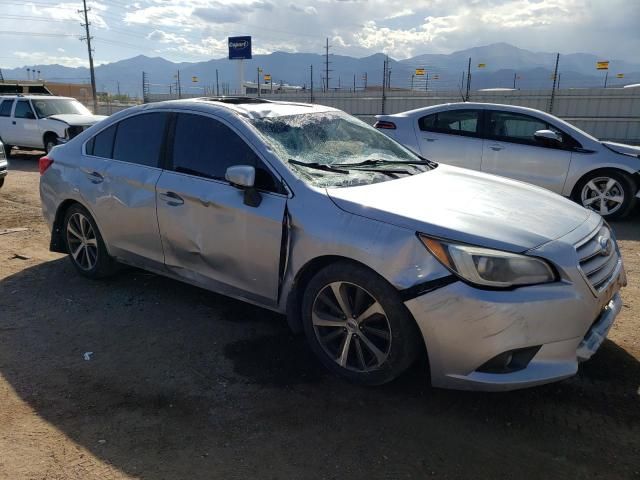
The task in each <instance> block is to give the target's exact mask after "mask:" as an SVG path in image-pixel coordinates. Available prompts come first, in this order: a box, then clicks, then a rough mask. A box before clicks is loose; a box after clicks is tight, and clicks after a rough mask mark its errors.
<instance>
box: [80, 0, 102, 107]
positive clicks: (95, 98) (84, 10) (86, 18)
mask: <svg viewBox="0 0 640 480" xmlns="http://www.w3.org/2000/svg"><path fill="white" fill-rule="evenodd" d="M89 10H91V9H87V0H82V10H78V13H84V23H82V24H81V25H82V26H83V27H84V29H85V33H86V36H85V37H82V38H81V39H80V40H86V41H87V51H88V52H89V71H90V72H91V94H92V95H93V113H94V115H97V114H98V96H97V94H96V74H95V71H94V70H93V50H92V49H91V39H92V38H93V37H92V36H91V35H90V34H89V25H91V24H90V23H89Z"/></svg>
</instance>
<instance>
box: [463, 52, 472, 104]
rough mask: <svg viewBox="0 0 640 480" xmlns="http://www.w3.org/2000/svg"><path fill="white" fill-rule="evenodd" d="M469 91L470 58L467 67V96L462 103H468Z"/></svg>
mask: <svg viewBox="0 0 640 480" xmlns="http://www.w3.org/2000/svg"><path fill="white" fill-rule="evenodd" d="M470 90H471V57H469V66H468V67H467V95H466V96H465V97H464V101H465V102H468V101H469V91H470Z"/></svg>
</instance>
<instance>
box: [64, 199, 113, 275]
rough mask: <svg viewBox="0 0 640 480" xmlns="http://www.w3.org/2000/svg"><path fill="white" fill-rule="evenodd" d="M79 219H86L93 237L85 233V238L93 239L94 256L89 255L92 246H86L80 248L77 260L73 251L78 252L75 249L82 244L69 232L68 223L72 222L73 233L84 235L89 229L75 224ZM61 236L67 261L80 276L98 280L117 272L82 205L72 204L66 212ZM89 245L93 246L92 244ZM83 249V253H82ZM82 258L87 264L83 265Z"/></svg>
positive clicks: (94, 223)
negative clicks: (66, 253) (86, 260)
mask: <svg viewBox="0 0 640 480" xmlns="http://www.w3.org/2000/svg"><path fill="white" fill-rule="evenodd" d="M79 218H84V219H86V221H87V222H88V224H89V225H90V228H91V230H92V232H93V236H91V234H89V233H87V235H86V238H87V239H89V238H90V237H92V238H95V251H94V253H95V255H93V254H92V253H91V251H93V250H94V248H93V245H91V246H89V245H88V244H87V245H86V247H89V248H85V247H82V248H81V251H80V253H78V258H76V257H75V256H74V251H76V252H77V251H78V250H77V249H78V248H79V247H80V246H81V243H82V242H81V241H79V237H78V236H74V235H73V234H72V233H71V232H70V231H69V224H70V222H72V225H71V226H72V228H73V229H74V231H75V232H77V233H79V234H80V235H84V233H85V232H89V229H88V228H86V227H87V225H86V224H84V227H81V226H80V224H79V223H78V222H77V220H78V219H79ZM63 235H64V239H65V245H66V249H67V252H68V253H69V260H70V261H71V263H72V264H73V266H74V267H75V268H76V270H77V271H78V272H79V273H80V274H81V275H83V276H85V277H87V278H92V279H98V278H105V277H108V276H110V275H113V274H114V273H115V272H116V271H117V263H116V261H115V260H114V259H113V258H112V257H111V256H110V255H109V253H108V252H107V249H106V247H105V245H104V241H103V240H102V235H101V234H100V230H98V226H97V225H96V222H95V220H94V219H93V217H92V216H91V214H90V213H89V212H88V210H87V209H86V208H84V207H83V206H82V205H80V204H74V205H72V206H70V207H69V209H68V210H67V212H66V214H65V217H64V224H63ZM91 243H92V244H93V243H94V242H91ZM83 249H84V251H82V250H83ZM83 258H84V259H88V262H84V263H83V261H82V259H83ZM91 260H93V261H91Z"/></svg>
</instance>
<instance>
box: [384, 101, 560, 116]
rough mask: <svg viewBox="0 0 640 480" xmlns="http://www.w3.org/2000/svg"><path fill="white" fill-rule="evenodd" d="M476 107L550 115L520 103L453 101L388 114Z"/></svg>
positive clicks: (414, 113)
mask: <svg viewBox="0 0 640 480" xmlns="http://www.w3.org/2000/svg"><path fill="white" fill-rule="evenodd" d="M471 108H476V109H480V110H488V109H493V108H495V109H499V110H505V111H511V112H523V113H526V112H529V113H535V114H538V115H539V114H544V115H548V114H547V113H546V112H543V111H542V110H536V109H535V108H528V107H521V106H519V105H505V104H503V103H482V102H453V103H441V104H438V105H430V106H428V107H420V108H416V109H413V110H407V111H406V112H401V113H394V114H393V115H387V116H391V117H412V116H414V115H416V114H421V113H429V112H437V111H440V110H459V109H471Z"/></svg>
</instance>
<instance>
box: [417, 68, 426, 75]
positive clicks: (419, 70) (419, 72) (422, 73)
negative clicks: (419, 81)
mask: <svg viewBox="0 0 640 480" xmlns="http://www.w3.org/2000/svg"><path fill="white" fill-rule="evenodd" d="M416 75H417V76H422V75H424V68H416Z"/></svg>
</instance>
